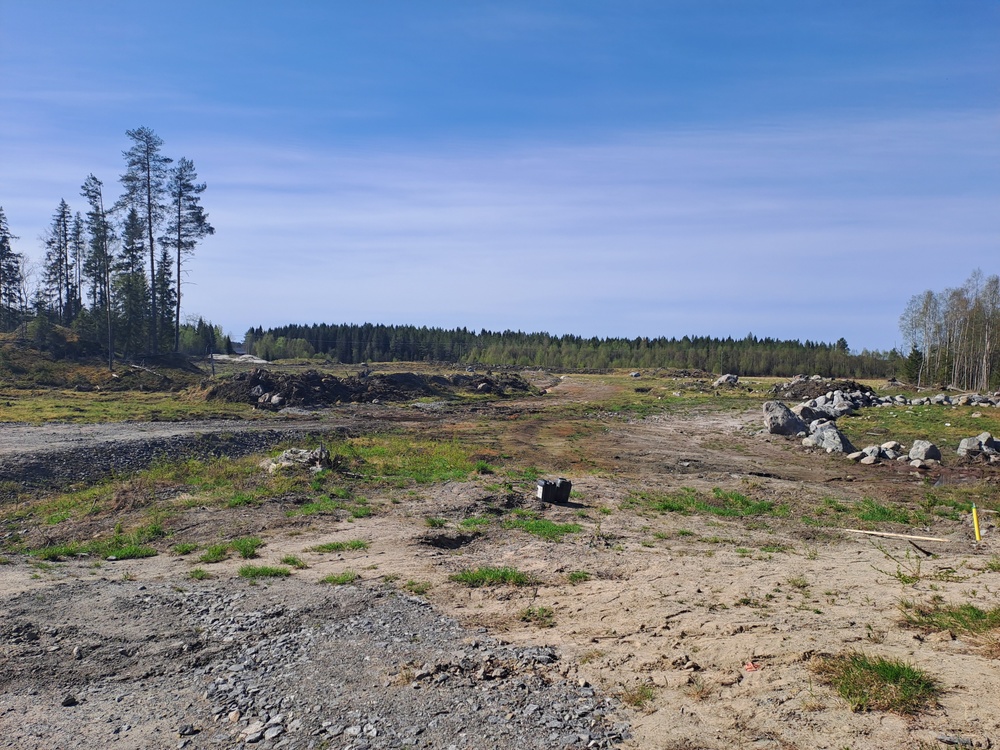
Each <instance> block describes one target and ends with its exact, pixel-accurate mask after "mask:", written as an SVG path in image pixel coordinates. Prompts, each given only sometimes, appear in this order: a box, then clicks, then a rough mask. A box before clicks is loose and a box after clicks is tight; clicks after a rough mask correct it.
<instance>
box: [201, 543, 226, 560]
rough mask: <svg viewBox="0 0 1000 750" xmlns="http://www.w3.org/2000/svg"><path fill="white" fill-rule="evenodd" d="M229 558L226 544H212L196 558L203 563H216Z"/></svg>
mask: <svg viewBox="0 0 1000 750" xmlns="http://www.w3.org/2000/svg"><path fill="white" fill-rule="evenodd" d="M228 557H229V545H228V544H213V545H211V546H210V547H208V549H206V550H205V551H204V552H203V553H202V554H201V557H199V558H198V560H199V561H200V562H203V563H218V562H222V561H223V560H225V559H226V558H228Z"/></svg>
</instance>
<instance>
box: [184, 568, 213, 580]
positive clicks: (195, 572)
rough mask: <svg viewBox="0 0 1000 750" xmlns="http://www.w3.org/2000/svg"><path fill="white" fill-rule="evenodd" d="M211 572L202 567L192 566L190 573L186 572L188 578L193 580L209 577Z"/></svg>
mask: <svg viewBox="0 0 1000 750" xmlns="http://www.w3.org/2000/svg"><path fill="white" fill-rule="evenodd" d="M211 577H212V574H211V573H209V572H208V571H207V570H205V569H204V568H193V569H192V570H191V572H190V573H188V578H190V579H192V580H194V581H204V580H205V579H206V578H211Z"/></svg>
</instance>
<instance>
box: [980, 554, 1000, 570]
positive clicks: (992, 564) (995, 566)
mask: <svg viewBox="0 0 1000 750" xmlns="http://www.w3.org/2000/svg"><path fill="white" fill-rule="evenodd" d="M983 570H988V571H989V572H990V573H1000V555H993V557H991V558H990V559H989V560H987V561H986V564H985V565H984V566H983Z"/></svg>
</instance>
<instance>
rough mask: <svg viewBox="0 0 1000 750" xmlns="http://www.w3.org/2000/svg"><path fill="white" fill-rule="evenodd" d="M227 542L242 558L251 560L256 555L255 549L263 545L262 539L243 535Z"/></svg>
mask: <svg viewBox="0 0 1000 750" xmlns="http://www.w3.org/2000/svg"><path fill="white" fill-rule="evenodd" d="M229 544H230V546H231V547H232V548H233V549H234V550H236V551H237V552H239V553H240V557H242V558H243V559H244V560H251V559H253V558H255V557H257V550H258V549H260V548H261V547H263V546H264V540H263V539H261V538H260V537H256V536H244V537H240V538H239V539H234V540H233V541H231V542H230V543H229Z"/></svg>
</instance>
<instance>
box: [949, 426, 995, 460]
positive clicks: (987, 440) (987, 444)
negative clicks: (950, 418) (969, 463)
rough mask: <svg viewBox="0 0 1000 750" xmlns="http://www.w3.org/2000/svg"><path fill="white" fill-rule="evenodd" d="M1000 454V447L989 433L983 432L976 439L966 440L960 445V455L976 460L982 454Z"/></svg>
mask: <svg viewBox="0 0 1000 750" xmlns="http://www.w3.org/2000/svg"><path fill="white" fill-rule="evenodd" d="M997 453H1000V445H998V444H997V442H996V441H995V440H994V439H993V436H992V435H991V434H990V433H988V432H983V433H980V434H979V435H977V436H976V437H970V438H965V439H963V440H962V442H960V443H959V444H958V455H960V456H968V457H969V458H975V457H977V456H980V455H982V454H986V455H996V454H997Z"/></svg>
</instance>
